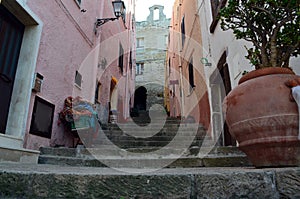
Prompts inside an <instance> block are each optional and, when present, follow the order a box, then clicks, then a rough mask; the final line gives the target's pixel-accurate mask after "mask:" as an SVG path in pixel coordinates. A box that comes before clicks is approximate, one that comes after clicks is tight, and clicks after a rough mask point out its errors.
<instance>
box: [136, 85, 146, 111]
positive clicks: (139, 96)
mask: <svg viewBox="0 0 300 199" xmlns="http://www.w3.org/2000/svg"><path fill="white" fill-rule="evenodd" d="M146 107H147V89H146V88H145V87H144V86H140V87H138V88H137V89H136V90H135V93H134V108H135V109H136V110H137V111H145V110H146Z"/></svg>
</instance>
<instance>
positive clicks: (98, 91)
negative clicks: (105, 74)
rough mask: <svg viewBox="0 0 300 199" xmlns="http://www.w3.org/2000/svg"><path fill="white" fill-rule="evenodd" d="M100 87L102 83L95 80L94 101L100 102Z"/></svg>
mask: <svg viewBox="0 0 300 199" xmlns="http://www.w3.org/2000/svg"><path fill="white" fill-rule="evenodd" d="M101 88H102V84H101V83H100V82H99V81H97V83H96V90H95V103H100V96H101Z"/></svg>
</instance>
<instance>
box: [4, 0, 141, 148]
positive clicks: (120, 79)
mask: <svg viewBox="0 0 300 199" xmlns="http://www.w3.org/2000/svg"><path fill="white" fill-rule="evenodd" d="M0 2H1V4H0V9H1V15H0V17H1V23H0V24H1V25H0V31H1V32H0V33H1V34H0V35H1V36H0V38H1V39H0V40H1V43H0V46H1V49H4V50H5V53H2V54H1V63H0V64H1V65H0V73H1V80H0V87H1V91H0V92H1V95H3V96H4V97H3V99H2V101H1V104H2V105H1V106H2V107H1V109H2V110H4V111H2V110H1V111H2V112H1V118H0V119H1V129H0V148H1V149H8V150H10V149H17V150H19V151H26V152H28V153H30V152H32V153H36V151H34V150H38V149H39V147H41V146H66V147H72V146H73V145H74V143H73V141H74V140H73V135H72V134H70V133H68V132H65V130H64V126H63V125H62V124H60V120H59V113H60V112H61V111H62V109H63V107H64V100H65V99H66V98H67V97H69V96H73V97H77V96H80V97H81V98H82V99H84V100H86V101H88V102H90V103H92V104H95V106H96V107H97V112H98V116H99V117H100V120H101V121H102V123H107V122H108V121H109V114H110V113H112V112H113V113H114V114H115V115H116V117H117V119H118V120H120V121H121V120H126V119H127V118H128V117H129V111H130V108H131V106H132V105H133V101H132V100H131V99H132V96H133V95H134V88H135V85H134V79H135V78H134V77H135V55H134V52H135V43H134V42H133V41H135V39H134V38H135V26H134V1H131V0H125V1H124V3H125V6H126V14H125V15H124V16H122V17H120V18H119V19H117V20H114V21H109V22H107V23H105V24H103V25H101V26H99V27H97V26H95V22H96V19H97V18H113V17H115V15H114V11H113V6H112V1H111V0H106V1H103V0H94V1H89V0H53V1H39V0H1V1H0ZM11 49H15V50H11ZM1 52H4V51H2V50H1ZM7 63H14V66H12V65H9V64H7ZM4 102H5V103H4Z"/></svg>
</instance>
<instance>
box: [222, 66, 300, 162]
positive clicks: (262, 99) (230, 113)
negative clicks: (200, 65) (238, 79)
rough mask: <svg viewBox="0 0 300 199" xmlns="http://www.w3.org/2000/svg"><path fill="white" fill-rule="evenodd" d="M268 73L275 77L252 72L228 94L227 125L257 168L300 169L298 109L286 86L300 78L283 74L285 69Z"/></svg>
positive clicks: (226, 100) (225, 108)
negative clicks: (297, 167)
mask: <svg viewBox="0 0 300 199" xmlns="http://www.w3.org/2000/svg"><path fill="white" fill-rule="evenodd" d="M267 70H268V71H270V70H271V73H270V74H267V73H266V72H265V71H264V70H263V71H260V70H256V71H253V72H251V74H250V75H251V77H250V78H249V77H247V76H246V77H243V78H244V79H246V80H245V81H242V83H241V84H240V85H238V86H237V87H236V88H234V89H233V90H232V91H231V92H230V93H229V94H228V96H227V97H226V98H225V100H224V102H223V105H224V111H225V116H226V122H227V124H228V127H229V131H230V134H231V135H232V136H233V137H235V139H236V140H237V141H238V143H239V148H240V149H241V150H242V151H243V152H244V153H246V154H247V156H248V157H249V159H250V161H251V162H252V163H253V165H254V166H255V167H281V166H299V165H300V140H298V133H299V132H298V129H299V128H298V126H299V120H298V107H297V104H296V102H294V101H292V100H291V98H290V93H291V89H290V88H289V87H287V86H286V85H285V82H286V81H287V80H290V79H294V78H297V77H298V76H296V75H293V74H291V72H290V71H286V72H284V73H285V74H279V71H282V68H276V67H275V68H268V69H267ZM272 71H273V72H272ZM284 71H285V70H284ZM256 73H259V74H256ZM261 74H263V75H261Z"/></svg>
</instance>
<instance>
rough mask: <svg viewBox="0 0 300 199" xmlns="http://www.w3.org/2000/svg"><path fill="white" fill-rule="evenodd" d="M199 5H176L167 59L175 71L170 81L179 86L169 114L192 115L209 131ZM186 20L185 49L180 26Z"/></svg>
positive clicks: (189, 3)
mask: <svg viewBox="0 0 300 199" xmlns="http://www.w3.org/2000/svg"><path fill="white" fill-rule="evenodd" d="M180 2H181V3H180ZM198 6H199V5H198V2H197V1H196V0H191V1H188V2H187V1H183V2H182V1H175V3H174V6H173V17H172V21H171V26H172V28H171V30H172V31H171V34H170V44H169V49H170V50H169V53H168V57H169V58H170V59H171V66H172V70H173V71H171V75H170V80H178V81H179V85H176V88H175V99H173V100H170V114H171V116H183V117H188V116H192V117H194V118H195V119H196V120H197V121H198V122H199V123H202V124H203V125H204V126H205V127H206V128H208V127H209V118H210V111H209V101H208V95H207V85H206V82H205V76H204V66H203V64H202V63H201V58H202V57H203V53H202V36H201V29H200V19H199V16H198V15H197V8H198ZM183 17H184V21H185V42H184V46H183V47H182V45H181V23H182V18H183ZM174 53H175V56H174ZM191 60H193V66H194V70H193V71H194V84H195V88H194V90H193V91H191V90H190V85H189V69H188V67H189V62H190V61H191ZM179 66H181V68H180V67H179ZM180 73H182V77H180V76H181V75H180ZM180 87H181V88H182V89H181V88H180ZM169 88H170V86H169ZM180 96H182V97H180ZM174 110H175V111H174Z"/></svg>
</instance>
